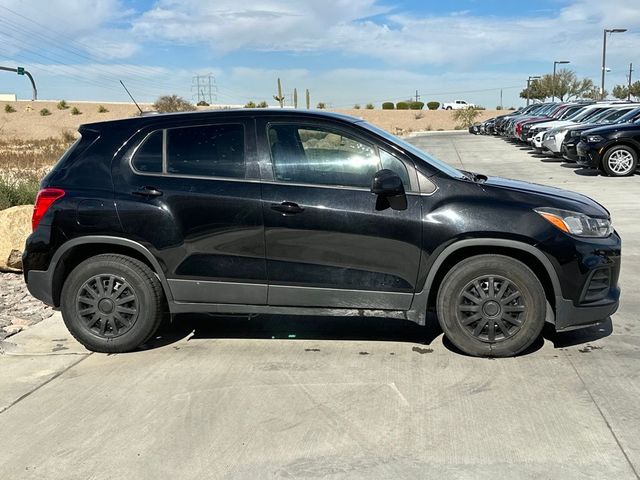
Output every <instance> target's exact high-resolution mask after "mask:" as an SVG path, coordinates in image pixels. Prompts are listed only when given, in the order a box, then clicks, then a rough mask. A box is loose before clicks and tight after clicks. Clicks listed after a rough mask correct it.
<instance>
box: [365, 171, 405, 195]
mask: <svg viewBox="0 0 640 480" xmlns="http://www.w3.org/2000/svg"><path fill="white" fill-rule="evenodd" d="M371 193H375V194H376V195H379V196H381V197H399V196H401V195H404V185H402V179H401V178H400V177H399V176H398V175H397V174H396V173H395V172H393V171H391V170H388V169H384V170H380V171H378V172H376V174H375V175H374V176H373V180H372V181H371Z"/></svg>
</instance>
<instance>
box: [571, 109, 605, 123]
mask: <svg viewBox="0 0 640 480" xmlns="http://www.w3.org/2000/svg"><path fill="white" fill-rule="evenodd" d="M607 108H609V107H604V108H593V107H591V108H586V109H585V110H584V112H582V113H580V115H576V116H575V117H573V118H572V119H571V120H573V121H574V122H582V121H583V120H586V119H587V118H590V117H591V116H592V115H597V114H599V113H600V112H602V111H603V110H606V109H607Z"/></svg>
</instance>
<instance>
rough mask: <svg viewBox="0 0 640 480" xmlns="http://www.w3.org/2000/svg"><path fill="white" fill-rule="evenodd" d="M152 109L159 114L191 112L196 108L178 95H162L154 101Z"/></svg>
mask: <svg viewBox="0 0 640 480" xmlns="http://www.w3.org/2000/svg"><path fill="white" fill-rule="evenodd" d="M153 109H154V110H156V111H157V112H160V113H171V112H193V111H194V110H195V109H196V107H195V105H193V104H192V103H190V102H188V101H187V100H185V99H184V98H182V97H181V96H179V95H163V96H162V97H160V98H158V99H157V100H156V101H155V103H154V104H153Z"/></svg>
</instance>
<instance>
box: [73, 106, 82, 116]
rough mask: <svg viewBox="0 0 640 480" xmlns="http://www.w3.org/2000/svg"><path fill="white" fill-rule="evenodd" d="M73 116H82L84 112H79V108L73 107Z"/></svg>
mask: <svg viewBox="0 0 640 480" xmlns="http://www.w3.org/2000/svg"><path fill="white" fill-rule="evenodd" d="M71 115H82V112H81V111H80V110H78V107H73V108H72V109H71Z"/></svg>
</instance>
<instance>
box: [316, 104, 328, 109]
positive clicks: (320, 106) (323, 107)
mask: <svg viewBox="0 0 640 480" xmlns="http://www.w3.org/2000/svg"><path fill="white" fill-rule="evenodd" d="M316 108H319V109H320V110H324V109H325V108H327V104H326V103H324V102H319V103H318V105H317V106H316Z"/></svg>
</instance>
